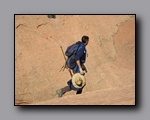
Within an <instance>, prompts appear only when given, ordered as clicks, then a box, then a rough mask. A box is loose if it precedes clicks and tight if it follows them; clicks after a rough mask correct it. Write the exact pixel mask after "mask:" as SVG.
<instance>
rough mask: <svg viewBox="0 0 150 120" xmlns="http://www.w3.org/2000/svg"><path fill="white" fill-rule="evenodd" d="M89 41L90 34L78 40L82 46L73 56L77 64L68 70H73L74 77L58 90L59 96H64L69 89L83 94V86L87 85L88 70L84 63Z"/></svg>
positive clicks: (67, 63)
mask: <svg viewBox="0 0 150 120" xmlns="http://www.w3.org/2000/svg"><path fill="white" fill-rule="evenodd" d="M88 43H89V37H88V36H83V37H82V38H81V41H78V42H77V44H80V46H79V47H78V50H77V52H76V54H75V56H74V57H73V58H74V60H75V63H76V64H75V65H74V67H73V68H68V70H70V69H71V70H72V71H73V74H74V75H73V77H72V79H70V80H69V81H68V82H67V86H65V87H63V88H61V89H58V90H56V93H57V95H58V97H62V95H63V94H65V93H66V92H68V91H71V90H74V91H76V94H81V93H82V90H83V88H84V87H85V85H86V82H85V77H84V75H85V73H86V72H87V69H86V67H85V65H84V63H85V62H86V56H87V50H86V46H87V45H88ZM70 59H72V58H70ZM70 59H68V60H67V62H66V65H67V66H69V61H70Z"/></svg>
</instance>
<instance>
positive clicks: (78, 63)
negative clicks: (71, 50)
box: [77, 60, 85, 75]
mask: <svg viewBox="0 0 150 120" xmlns="http://www.w3.org/2000/svg"><path fill="white" fill-rule="evenodd" d="M77 65H78V66H79V71H80V74H81V75H84V74H85V71H83V70H82V67H81V64H80V60H78V61H77Z"/></svg>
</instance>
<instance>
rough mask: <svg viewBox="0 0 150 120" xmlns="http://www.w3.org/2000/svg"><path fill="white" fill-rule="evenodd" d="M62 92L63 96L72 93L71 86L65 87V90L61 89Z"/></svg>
mask: <svg viewBox="0 0 150 120" xmlns="http://www.w3.org/2000/svg"><path fill="white" fill-rule="evenodd" d="M61 90H62V94H65V93H66V92H68V91H70V90H71V89H70V87H69V86H65V87H64V88H62V89H61Z"/></svg>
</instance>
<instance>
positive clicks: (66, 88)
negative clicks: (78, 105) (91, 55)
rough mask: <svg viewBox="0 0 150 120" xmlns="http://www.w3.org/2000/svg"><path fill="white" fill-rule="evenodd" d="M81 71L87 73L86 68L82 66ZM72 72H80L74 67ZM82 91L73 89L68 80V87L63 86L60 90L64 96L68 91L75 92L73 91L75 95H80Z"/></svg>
mask: <svg viewBox="0 0 150 120" xmlns="http://www.w3.org/2000/svg"><path fill="white" fill-rule="evenodd" d="M82 69H83V70H85V71H86V72H87V70H86V67H85V66H84V65H82ZM72 71H73V73H74V74H75V73H79V72H80V71H79V67H78V66H76V67H75V68H73V69H72ZM82 89H83V88H80V89H77V88H75V87H74V86H73V85H72V81H71V80H70V81H68V86H65V87H64V88H61V91H62V94H65V93H66V92H68V91H71V90H75V91H77V92H76V94H81V93H82Z"/></svg>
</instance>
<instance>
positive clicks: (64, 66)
mask: <svg viewBox="0 0 150 120" xmlns="http://www.w3.org/2000/svg"><path fill="white" fill-rule="evenodd" d="M60 48H61V51H62V54H63V56H64V59H65V65H63V66H62V68H61V69H60V71H61V70H62V69H63V68H64V69H65V68H66V61H67V58H66V57H65V53H64V51H63V48H62V46H60ZM64 69H63V71H64ZM60 71H59V72H60ZM68 71H69V73H70V76H71V77H72V76H73V75H72V73H71V70H70V69H69V70H68Z"/></svg>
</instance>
